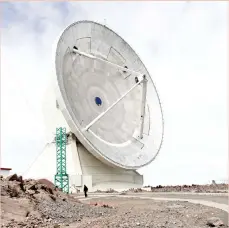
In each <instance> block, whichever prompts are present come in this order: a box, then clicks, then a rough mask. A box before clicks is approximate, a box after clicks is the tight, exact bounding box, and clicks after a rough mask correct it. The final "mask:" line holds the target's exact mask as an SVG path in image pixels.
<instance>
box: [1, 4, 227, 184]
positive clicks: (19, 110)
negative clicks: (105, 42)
mask: <svg viewBox="0 0 229 228" xmlns="http://www.w3.org/2000/svg"><path fill="white" fill-rule="evenodd" d="M2 6H3V22H2V40H1V41H2V51H1V54H2V62H1V66H2V67H1V76H2V83H1V95H2V96H1V103H2V108H1V122H2V161H3V165H4V166H13V168H14V170H15V171H18V172H23V171H24V170H26V169H27V167H28V164H29V163H31V162H32V161H33V159H34V158H35V157H36V155H37V154H38V153H40V152H41V150H42V148H43V146H44V144H45V140H44V125H43V122H42V118H43V117H42V115H43V114H42V112H41V107H42V102H43V99H45V98H44V97H43V94H44V91H45V89H46V88H47V85H48V82H49V81H50V78H51V75H53V74H55V72H54V62H53V56H54V46H53V45H54V43H55V40H56V39H57V38H58V37H59V35H60V33H61V32H62V31H63V29H65V28H66V27H67V26H68V25H69V24H71V23H73V22H74V21H77V20H95V21H97V22H100V23H106V24H107V26H109V27H111V28H112V29H113V30H115V31H116V32H117V33H118V34H120V35H121V36H122V37H123V38H124V39H125V40H126V41H127V42H128V43H129V44H130V45H131V46H133V48H134V49H135V50H136V52H137V53H138V54H139V55H140V57H141V58H142V60H143V61H144V63H145V65H146V66H147V68H148V69H149V71H150V73H151V75H152V78H153V80H154V82H155V84H156V86H157V89H158V91H159V95H160V97H161V101H162V104H163V110H164V116H165V141H164V144H163V147H162V150H161V153H160V154H159V157H158V158H157V159H156V160H155V161H154V162H153V163H152V164H150V165H149V166H147V167H145V168H143V169H141V172H143V173H144V175H145V183H146V184H148V183H151V184H165V183H174V184H176V183H184V182H186V183H187V182H204V181H208V180H211V179H214V178H215V179H217V178H218V179H225V177H226V175H227V174H226V167H227V164H226V162H225V161H226V160H227V151H228V148H227V129H226V126H227V116H226V115H227V106H226V101H227V99H226V91H227V88H226V82H227V74H228V71H227V70H228V62H227V60H228V56H227V50H228V46H227V43H228V34H227V27H228V20H227V18H226V17H227V13H228V12H227V3H226V2H99V3H98V2H65V3H60V2H58V3H54V2H52V3H51V2H50V3H49V2H33V3H30V2H28V3H3V4H2ZM105 20H106V22H105ZM13 158H14V159H13ZM15 158H16V159H15ZM171 177H172V178H171Z"/></svg>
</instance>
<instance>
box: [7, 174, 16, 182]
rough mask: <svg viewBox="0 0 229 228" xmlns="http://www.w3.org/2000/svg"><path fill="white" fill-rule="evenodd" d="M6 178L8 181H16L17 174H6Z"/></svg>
mask: <svg viewBox="0 0 229 228" xmlns="http://www.w3.org/2000/svg"><path fill="white" fill-rule="evenodd" d="M6 180H8V181H17V180H18V176H17V174H16V173H15V174H13V175H11V176H8V177H7V178H6Z"/></svg>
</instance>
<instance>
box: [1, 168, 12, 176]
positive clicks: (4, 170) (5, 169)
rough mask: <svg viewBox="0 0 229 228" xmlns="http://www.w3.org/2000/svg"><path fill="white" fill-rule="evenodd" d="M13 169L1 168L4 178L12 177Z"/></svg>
mask: <svg viewBox="0 0 229 228" xmlns="http://www.w3.org/2000/svg"><path fill="white" fill-rule="evenodd" d="M11 170H12V169H11V168H0V175H1V176H3V177H7V176H9V175H10V171H11Z"/></svg>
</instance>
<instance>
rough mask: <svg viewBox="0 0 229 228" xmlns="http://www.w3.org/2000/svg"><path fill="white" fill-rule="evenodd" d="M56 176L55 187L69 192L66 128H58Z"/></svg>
mask: <svg viewBox="0 0 229 228" xmlns="http://www.w3.org/2000/svg"><path fill="white" fill-rule="evenodd" d="M55 141H56V175H55V185H56V186H57V187H58V188H60V189H62V191H63V192H67V193H68V192H69V178H68V174H67V170H66V144H67V136H66V128H62V127H60V128H56V140H55Z"/></svg>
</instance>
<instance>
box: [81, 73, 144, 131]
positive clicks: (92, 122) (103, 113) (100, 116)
mask: <svg viewBox="0 0 229 228" xmlns="http://www.w3.org/2000/svg"><path fill="white" fill-rule="evenodd" d="M143 80H144V78H143V77H142V79H141V80H139V81H138V82H137V83H136V84H135V85H134V86H132V87H131V88H130V89H129V90H128V91H127V92H126V93H124V94H123V95H122V96H121V97H120V98H119V99H118V100H117V101H115V102H114V103H113V104H112V105H111V106H110V107H109V108H107V109H106V110H105V111H104V112H102V113H101V114H100V115H98V116H97V117H96V118H95V119H94V120H92V121H91V122H90V123H89V124H88V125H87V126H86V127H85V129H84V131H87V130H88V129H89V128H90V127H91V126H92V125H93V124H94V123H96V122H97V121H98V120H99V119H100V118H102V117H103V116H104V115H105V114H106V113H107V112H108V111H109V110H110V109H112V108H113V107H114V106H115V105H116V104H118V102H120V101H121V100H122V99H123V98H124V97H125V96H126V95H127V94H128V93H130V92H131V91H132V90H133V89H134V88H135V87H136V86H138V85H139V84H140V83H141V82H142V81H143Z"/></svg>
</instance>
